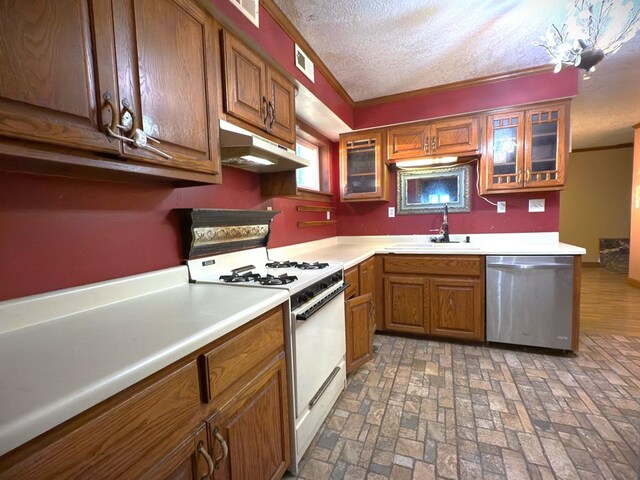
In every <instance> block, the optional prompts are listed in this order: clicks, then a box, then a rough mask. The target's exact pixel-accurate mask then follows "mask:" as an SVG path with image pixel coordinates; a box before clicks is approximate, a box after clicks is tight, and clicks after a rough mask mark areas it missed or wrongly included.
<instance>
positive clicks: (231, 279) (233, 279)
mask: <svg viewBox="0 0 640 480" xmlns="http://www.w3.org/2000/svg"><path fill="white" fill-rule="evenodd" d="M259 278H260V275H259V274H257V273H252V272H247V273H243V274H238V273H233V274H231V275H220V280H222V281H223V282H225V283H243V282H255V281H256V280H257V279H259Z"/></svg>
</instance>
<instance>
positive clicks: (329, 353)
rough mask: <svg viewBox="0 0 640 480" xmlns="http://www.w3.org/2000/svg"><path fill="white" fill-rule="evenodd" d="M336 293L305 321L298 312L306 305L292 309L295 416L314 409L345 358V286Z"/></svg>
mask: <svg viewBox="0 0 640 480" xmlns="http://www.w3.org/2000/svg"><path fill="white" fill-rule="evenodd" d="M336 293H337V295H336V296H335V297H334V298H333V299H331V300H330V301H328V302H327V303H325V304H324V305H323V306H322V307H320V308H319V309H317V310H316V311H315V312H314V313H313V314H311V315H309V316H308V318H307V319H306V320H304V321H300V320H296V316H297V314H298V313H300V311H301V310H304V307H303V308H301V309H299V310H294V311H293V312H292V317H293V318H292V322H293V323H294V324H295V352H294V361H295V382H294V383H295V388H296V395H295V396H296V417H298V416H299V415H300V414H301V413H302V412H303V411H304V410H305V409H308V408H313V405H314V404H315V403H316V402H317V401H318V400H319V398H320V397H321V396H322V393H323V390H324V388H326V387H327V386H328V385H329V383H331V380H332V377H333V376H335V375H336V373H337V370H336V368H337V367H338V366H339V365H340V363H341V362H343V361H344V357H345V354H346V340H345V320H344V293H343V287H341V288H340V289H338V290H337V291H336V292H334V294H336ZM307 308H308V307H307ZM312 400H313V401H312Z"/></svg>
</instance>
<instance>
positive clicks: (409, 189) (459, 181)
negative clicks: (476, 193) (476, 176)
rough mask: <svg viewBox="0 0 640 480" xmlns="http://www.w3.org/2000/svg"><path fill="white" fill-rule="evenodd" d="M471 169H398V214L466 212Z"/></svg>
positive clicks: (465, 166)
mask: <svg viewBox="0 0 640 480" xmlns="http://www.w3.org/2000/svg"><path fill="white" fill-rule="evenodd" d="M470 181H471V166H470V165H456V166H453V167H438V168H428V169H427V168H421V169H414V170H398V186H397V191H398V204H397V205H398V215H410V214H412V213H432V212H442V210H443V209H444V206H445V205H448V206H449V211H450V212H469V211H470V210H471V199H470V195H469V192H470Z"/></svg>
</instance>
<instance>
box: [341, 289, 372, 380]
mask: <svg viewBox="0 0 640 480" xmlns="http://www.w3.org/2000/svg"><path fill="white" fill-rule="evenodd" d="M372 305H373V303H372V301H371V294H370V293H367V294H366V295H360V296H359V297H355V298H352V299H350V300H347V301H346V302H345V314H346V315H345V323H346V330H347V331H346V338H347V362H346V363H347V373H349V372H351V371H353V370H355V369H356V368H358V367H360V366H361V365H363V364H365V363H367V362H368V361H369V360H371V358H372V357H373V330H372V329H371V313H372V309H371V308H372Z"/></svg>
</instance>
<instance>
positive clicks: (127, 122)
mask: <svg viewBox="0 0 640 480" xmlns="http://www.w3.org/2000/svg"><path fill="white" fill-rule="evenodd" d="M118 128H119V129H120V130H123V131H124V133H125V135H126V136H127V137H129V138H133V135H134V134H135V131H136V114H135V113H133V110H131V104H130V103H129V100H127V99H126V98H123V99H122V115H120V124H119V125H118Z"/></svg>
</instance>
